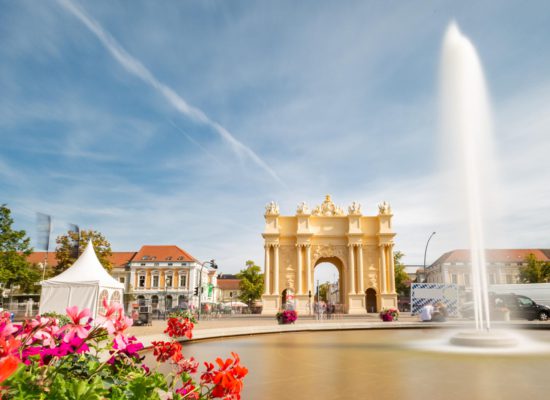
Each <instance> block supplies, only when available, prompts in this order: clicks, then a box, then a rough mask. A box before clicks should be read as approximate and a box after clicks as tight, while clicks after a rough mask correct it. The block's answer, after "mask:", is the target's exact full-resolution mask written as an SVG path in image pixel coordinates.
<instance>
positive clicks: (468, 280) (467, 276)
mask: <svg viewBox="0 0 550 400" xmlns="http://www.w3.org/2000/svg"><path fill="white" fill-rule="evenodd" d="M464 285H465V286H470V274H464Z"/></svg>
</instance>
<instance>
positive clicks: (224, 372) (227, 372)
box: [201, 353, 248, 400]
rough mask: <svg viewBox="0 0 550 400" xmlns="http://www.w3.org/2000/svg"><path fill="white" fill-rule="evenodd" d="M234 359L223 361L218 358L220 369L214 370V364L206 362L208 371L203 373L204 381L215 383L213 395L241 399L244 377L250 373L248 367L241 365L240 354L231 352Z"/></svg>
mask: <svg viewBox="0 0 550 400" xmlns="http://www.w3.org/2000/svg"><path fill="white" fill-rule="evenodd" d="M231 355H232V356H233V359H231V358H228V359H227V360H225V361H223V360H222V359H221V358H217V359H216V363H217V364H218V367H219V368H218V370H217V371H213V369H214V365H212V364H208V363H205V365H206V368H207V371H206V372H205V373H203V374H202V376H201V380H202V381H203V383H213V384H214V388H213V389H212V397H214V398H216V397H221V398H224V399H236V400H238V399H240V398H241V390H242V388H243V382H242V379H243V378H244V377H245V376H246V374H248V369H246V368H245V367H243V366H241V365H240V359H239V356H238V354H236V353H231Z"/></svg>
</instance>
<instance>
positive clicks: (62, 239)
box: [54, 230, 113, 275]
mask: <svg viewBox="0 0 550 400" xmlns="http://www.w3.org/2000/svg"><path fill="white" fill-rule="evenodd" d="M90 239H92V244H93V245H94V250H95V253H96V254H97V258H98V259H99V262H100V263H101V265H103V268H105V269H106V270H107V271H108V272H111V269H112V268H113V266H112V265H111V261H110V257H111V256H112V254H113V253H112V251H111V243H109V242H108V241H107V239H105V237H104V236H103V235H102V234H101V233H100V232H98V231H93V230H89V231H86V230H83V231H80V235H78V233H77V232H74V231H68V232H67V233H66V234H65V235H61V236H58V237H57V239H56V240H55V242H56V243H57V247H56V248H55V258H56V259H57V265H56V266H55V268H54V273H55V275H58V274H60V273H62V272H63V271H65V270H66V269H67V268H69V267H70V266H71V265H73V263H74V262H75V261H76V254H75V252H74V249H75V248H76V243H77V242H78V254H82V252H83V251H84V248H85V247H86V245H87V244H88V241H89V240H90Z"/></svg>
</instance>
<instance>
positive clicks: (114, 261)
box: [109, 251, 136, 267]
mask: <svg viewBox="0 0 550 400" xmlns="http://www.w3.org/2000/svg"><path fill="white" fill-rule="evenodd" d="M135 255H136V252H135V251H113V252H112V255H111V257H109V261H110V262H111V265H112V266H113V267H125V266H126V265H127V264H128V263H129V262H131V261H132V259H133V258H134V256H135Z"/></svg>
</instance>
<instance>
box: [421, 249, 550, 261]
mask: <svg viewBox="0 0 550 400" xmlns="http://www.w3.org/2000/svg"><path fill="white" fill-rule="evenodd" d="M529 254H534V255H535V257H536V258H537V260H540V261H550V250H549V249H487V250H485V259H486V261H487V262H488V263H497V262H501V263H510V262H523V261H524V260H525V258H526V257H527V256H528V255H529ZM456 262H463V263H468V262H470V250H466V249H460V250H453V251H449V252H447V253H445V254H443V255H442V256H441V257H439V258H438V259H437V260H436V261H435V262H434V263H433V264H432V265H436V264H443V263H456Z"/></svg>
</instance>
